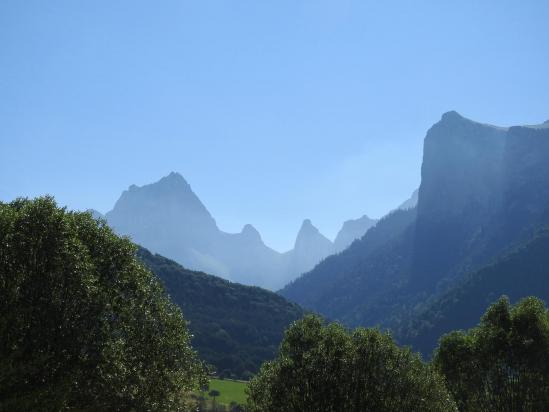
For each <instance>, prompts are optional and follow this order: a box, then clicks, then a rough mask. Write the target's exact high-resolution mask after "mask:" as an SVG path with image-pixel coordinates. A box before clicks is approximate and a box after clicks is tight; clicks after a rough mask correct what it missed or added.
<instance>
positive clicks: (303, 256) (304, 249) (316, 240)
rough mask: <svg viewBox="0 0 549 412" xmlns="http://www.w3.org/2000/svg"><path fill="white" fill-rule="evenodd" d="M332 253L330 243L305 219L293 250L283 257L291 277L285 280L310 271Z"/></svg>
mask: <svg viewBox="0 0 549 412" xmlns="http://www.w3.org/2000/svg"><path fill="white" fill-rule="evenodd" d="M332 253H333V244H332V242H331V241H330V240H329V239H328V238H326V237H325V236H324V235H322V234H321V233H320V232H319V231H318V229H317V228H316V227H315V226H313V224H312V223H311V221H310V220H309V219H305V220H304V221H303V224H302V225H301V229H299V232H298V234H297V238H296V240H295V245H294V248H293V249H292V250H291V251H289V252H288V253H286V255H285V258H286V259H287V262H288V272H289V273H290V274H291V275H292V276H290V278H289V279H287V280H288V281H290V280H291V279H292V278H294V277H296V276H298V275H300V274H301V273H303V272H306V271H307V270H310V269H311V268H313V267H314V266H315V265H316V264H317V263H318V262H320V261H321V260H322V259H324V258H325V257H326V256H328V255H330V254H332Z"/></svg>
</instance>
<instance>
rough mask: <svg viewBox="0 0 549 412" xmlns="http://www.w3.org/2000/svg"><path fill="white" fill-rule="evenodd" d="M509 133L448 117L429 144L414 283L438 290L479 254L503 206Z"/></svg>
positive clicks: (426, 145)
mask: <svg viewBox="0 0 549 412" xmlns="http://www.w3.org/2000/svg"><path fill="white" fill-rule="evenodd" d="M506 135H507V129H505V128H499V127H495V126H490V125H485V124H481V123H477V122H473V121H471V120H468V119H465V118H464V117H462V116H460V115H459V114H458V113H456V112H449V113H445V114H444V115H443V116H442V119H441V120H440V121H439V122H438V123H436V124H435V125H434V126H433V127H432V128H431V129H430V130H429V131H428V132H427V135H426V137H425V141H424V149H423V164H422V169H421V185H420V188H419V196H418V205H417V224H416V239H415V254H414V267H413V273H414V282H415V283H416V285H417V286H418V287H420V288H421V287H425V286H432V284H433V283H436V281H437V280H438V279H440V277H441V276H442V275H445V274H447V272H448V271H449V270H450V269H451V268H452V267H454V265H455V264H456V262H458V261H459V260H461V259H463V258H465V257H466V256H469V255H471V254H472V253H473V254H474V253H475V252H476V250H475V249H478V248H479V247H480V245H479V244H477V243H476V242H475V241H474V239H475V238H478V237H479V236H480V237H482V236H481V234H482V233H483V230H485V227H486V225H488V224H489V222H490V217H491V216H493V214H494V211H495V210H496V209H497V208H498V207H499V205H500V203H501V187H502V183H503V153H504V149H505V142H506Z"/></svg>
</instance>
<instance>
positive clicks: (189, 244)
mask: <svg viewBox="0 0 549 412" xmlns="http://www.w3.org/2000/svg"><path fill="white" fill-rule="evenodd" d="M412 201H413V199H412ZM90 211H91V213H92V214H93V215H94V216H96V217H104V218H105V219H106V220H107V222H108V223H109V225H110V226H112V227H113V228H114V229H115V230H116V231H117V232H118V233H119V234H122V235H127V236H130V237H131V239H132V240H133V241H135V242H136V243H138V244H140V245H142V246H144V247H146V248H148V249H150V250H151V251H153V252H156V253H160V254H161V255H163V256H166V257H169V258H171V259H174V260H175V261H177V262H178V263H180V264H182V265H183V266H185V267H186V268H189V269H193V270H200V271H204V272H208V273H213V274H216V275H218V276H221V277H223V278H225V279H228V280H231V281H234V282H239V283H242V284H246V285H255V286H261V287H264V288H267V289H270V290H277V289H280V288H281V287H283V286H284V285H286V284H287V283H288V282H289V281H291V280H292V279H294V278H295V277H297V276H298V275H300V274H301V273H304V272H306V271H308V270H310V269H312V268H313V267H314V266H315V265H316V264H317V263H318V262H320V261H321V260H322V259H324V258H325V257H327V256H329V255H331V254H333V253H337V252H340V251H342V250H343V249H345V248H346V247H348V246H349V245H350V244H351V243H352V242H353V241H354V240H355V239H357V238H359V237H361V236H363V235H364V234H365V233H366V232H367V231H368V230H369V229H370V228H371V227H372V226H374V225H375V223H376V220H375V219H370V218H369V217H368V216H362V217H361V218H359V219H356V220H349V221H346V222H345V223H344V224H343V226H342V228H341V230H340V231H339V233H338V234H337V237H336V239H335V241H334V242H332V241H330V240H329V239H328V238H326V237H325V236H324V235H322V234H321V233H320V232H319V231H318V229H317V228H316V227H315V226H313V224H312V223H311V221H310V220H309V219H305V220H304V221H303V224H302V226H301V228H300V230H299V232H298V234H297V237H296V241H295V245H294V248H293V249H291V250H289V251H287V252H284V253H280V252H278V251H275V250H273V249H272V248H270V247H268V246H267V245H265V243H264V242H263V240H262V238H261V235H260V233H259V232H258V231H257V230H256V229H255V228H254V227H253V226H252V225H250V224H247V225H245V226H244V227H243V228H242V231H241V232H240V233H226V232H224V231H222V230H220V229H219V227H218V226H217V223H216V221H215V219H214V218H213V217H212V215H211V214H210V212H209V211H208V210H207V208H206V207H205V206H204V204H203V203H202V202H201V201H200V199H199V198H198V197H197V196H196V194H195V193H194V192H193V190H192V189H191V186H190V185H189V184H188V183H187V181H186V180H185V179H184V178H183V176H181V175H180V174H179V173H175V172H172V173H170V174H169V175H168V176H166V177H163V178H161V179H160V180H159V181H158V182H156V183H152V184H148V185H144V186H141V187H138V186H135V185H132V186H130V187H129V189H128V190H126V191H124V192H123V193H122V195H121V196H120V198H119V199H118V201H117V202H116V204H115V206H114V208H113V209H112V210H111V211H110V212H108V213H106V214H105V215H104V216H102V215H101V214H100V213H99V212H97V211H94V210H90Z"/></svg>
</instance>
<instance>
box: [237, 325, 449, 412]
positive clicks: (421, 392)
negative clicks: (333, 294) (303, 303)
mask: <svg viewBox="0 0 549 412" xmlns="http://www.w3.org/2000/svg"><path fill="white" fill-rule="evenodd" d="M248 401H249V408H250V410H251V411H281V412H284V411H288V412H290V411H303V412H307V411H311V412H313V411H314V412H316V411H327V412H329V411H377V412H384V411H445V412H446V411H453V410H456V409H455V405H454V403H453V401H452V400H451V398H450V395H449V394H448V392H447V390H446V388H445V387H444V384H443V380H442V378H441V377H440V376H439V375H438V374H436V373H435V372H434V371H433V370H432V369H431V368H430V367H429V366H428V365H426V364H424V363H423V362H422V361H421V360H420V358H419V356H418V355H417V354H413V353H411V352H410V350H408V349H400V348H399V347H397V346H396V345H395V343H394V342H393V340H392V339H391V337H390V336H389V335H387V334H383V333H381V332H379V331H378V330H376V329H363V328H358V329H356V330H355V331H354V332H352V333H349V332H348V331H347V330H346V329H344V328H343V327H342V326H340V325H339V324H330V325H327V326H325V325H323V323H322V320H321V319H320V318H318V317H316V316H313V315H309V316H306V317H305V318H304V319H302V320H300V321H297V322H295V323H294V324H293V325H292V326H291V327H290V328H289V329H288V330H287V332H286V335H285V337H284V340H283V342H282V344H281V347H280V351H279V354H278V357H277V358H276V359H275V360H274V361H272V362H267V363H266V364H264V365H263V366H262V368H261V371H260V373H259V374H258V376H256V377H255V378H254V379H253V380H252V381H251V382H250V385H249V400H248Z"/></svg>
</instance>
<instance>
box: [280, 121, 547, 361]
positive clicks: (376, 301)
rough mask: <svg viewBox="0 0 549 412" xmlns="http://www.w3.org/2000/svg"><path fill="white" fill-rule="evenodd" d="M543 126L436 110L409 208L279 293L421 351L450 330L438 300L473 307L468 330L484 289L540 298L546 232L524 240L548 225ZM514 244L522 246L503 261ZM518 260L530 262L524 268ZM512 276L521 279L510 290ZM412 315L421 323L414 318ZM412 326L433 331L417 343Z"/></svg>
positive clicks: (487, 294)
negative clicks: (388, 332)
mask: <svg viewBox="0 0 549 412" xmlns="http://www.w3.org/2000/svg"><path fill="white" fill-rule="evenodd" d="M548 126H549V122H545V123H544V124H542V125H536V126H515V127H509V128H503V127H496V126H491V125H486V124H481V123H477V122H474V121H471V120H468V119H466V118H464V117H462V116H460V115H459V114H458V113H456V112H448V113H445V114H444V115H443V116H442V118H441V120H440V121H439V122H438V123H437V124H435V125H434V126H433V127H432V128H431V129H430V130H429V131H428V132H427V135H426V137H425V143H424V156H423V166H422V181H421V186H420V188H419V192H418V202H417V207H415V208H408V209H407V210H398V211H395V212H393V213H392V214H390V215H388V216H387V217H385V218H384V219H382V220H381V221H380V222H378V223H377V225H376V226H375V227H374V228H373V229H371V230H369V231H368V232H367V233H366V234H365V236H364V237H362V238H361V239H360V240H358V241H356V242H354V243H353V244H352V245H351V247H349V248H348V249H346V250H345V251H343V252H342V253H340V254H338V255H334V256H330V257H329V258H327V259H325V260H324V261H322V262H321V263H320V264H319V265H317V266H316V267H315V268H314V269H313V270H312V271H310V272H308V273H306V274H304V275H303V276H301V277H300V278H298V279H297V280H295V281H294V282H292V283H291V284H290V285H288V286H287V287H285V288H284V289H283V290H282V291H281V293H282V295H283V296H285V297H287V298H289V299H290V300H293V301H295V302H297V303H300V304H301V305H303V306H304V307H306V308H309V309H312V310H315V311H318V312H320V313H322V314H323V315H325V316H326V317H328V318H331V319H338V320H340V321H343V322H344V323H346V324H348V325H350V326H356V325H366V326H372V325H376V324H377V325H381V326H383V327H388V328H391V329H393V330H394V331H398V332H399V335H398V336H400V338H401V340H402V341H404V342H409V343H412V344H416V343H417V344H418V348H419V349H422V350H424V351H425V352H429V351H430V350H431V349H432V348H433V346H434V344H435V343H436V338H437V337H438V336H440V333H441V332H445V331H448V330H451V329H454V328H455V327H456V326H455V325H454V324H452V322H445V321H444V320H447V319H449V318H451V312H448V311H446V310H444V311H443V314H441V309H440V308H444V307H445V306H448V305H446V304H441V303H440V302H438V301H437V299H439V297H440V299H446V300H445V302H448V301H449V300H448V299H449V298H448V296H450V297H454V298H455V299H456V300H461V302H462V303H463V305H471V306H472V307H474V308H476V310H473V311H472V312H473V315H471V314H469V315H468V316H465V317H464V319H466V320H467V321H461V322H460V323H459V325H458V326H457V327H460V328H461V327H471V326H473V324H470V323H468V322H473V321H474V320H475V319H478V316H479V313H477V312H478V311H479V310H480V309H479V308H482V310H484V309H485V308H486V306H487V305H488V304H489V303H490V301H491V299H492V300H493V299H494V298H495V297H497V296H494V295H493V294H492V293H491V291H496V290H497V293H498V294H501V293H505V294H508V295H510V296H512V297H513V298H514V299H518V298H520V297H522V296H526V295H528V294H530V295H537V296H540V294H541V296H540V297H542V298H544V299H549V295H547V293H546V290H545V288H539V287H538V286H539V284H541V283H544V282H545V283H546V282H547V281H549V269H548V268H547V266H546V265H544V264H542V263H541V262H543V260H542V254H543V253H544V254H545V256H547V255H549V250H547V249H546V248H545V247H546V242H545V241H543V239H545V238H546V236H545V237H543V238H541V240H537V241H533V240H532V238H535V236H536V233H537V231H539V230H541V229H542V228H543V227H545V226H547V225H548V224H549V162H548V161H547V159H548V158H549V127H548ZM532 242H533V243H532ZM522 245H525V246H522ZM516 247H526V248H527V249H526V251H523V252H521V253H522V254H520V255H518V256H514V257H511V258H509V259H508V260H505V259H507V258H504V256H506V254H507V253H509V251H510V250H512V249H513V248H516ZM544 248H545V249H544ZM534 255H535V256H536V258H535V259H534V258H533V256H534ZM524 256H530V257H532V264H533V265H534V266H529V265H528V264H527V263H526V262H528V260H527V259H525V258H523V257H524ZM502 259H503V260H502ZM494 261H495V262H499V263H498V264H499V267H500V268H503V267H505V268H506V269H505V270H506V271H505V272H504V274H503V273H502V274H501V276H505V282H502V283H501V284H499V280H498V272H490V271H489V270H488V269H484V270H483V268H484V267H486V266H487V265H488V264H490V262H494ZM503 261H505V262H507V261H508V262H517V261H520V262H522V264H509V265H505V264H503V263H502V262H503ZM536 262H537V263H536ZM536 265H537V266H536ZM522 278H527V279H528V281H527V282H526V283H525V284H522V285H521V286H520V287H519V286H518V285H519V284H520V282H521V279H522ZM463 282H466V283H463ZM491 283H493V284H492V285H491V286H490V284H491ZM515 285H517V286H515ZM456 288H460V289H459V290H460V291H461V292H460V293H458V292H455V291H457V290H458V289H456ZM464 291H466V292H464ZM444 296H446V297H444ZM465 300H466V301H468V302H467V303H465V302H463V301H465ZM450 301H451V300H450ZM451 302H452V301H451ZM453 302H454V304H456V301H453ZM460 304H461V303H460ZM454 306H455V305H454ZM433 308H435V309H433ZM436 308H438V309H436ZM473 316H474V318H473ZM416 317H417V318H418V319H424V320H425V322H423V323H422V322H419V321H418V322H414V321H413V319H415V318H416ZM418 325H421V327H422V330H423V331H429V330H430V328H431V327H432V328H434V330H436V332H437V333H431V334H430V335H429V336H430V339H425V340H424V341H421V342H419V341H418V340H417V339H416V338H415V337H416V336H421V333H416V332H417V331H416V330H414V328H418ZM426 325H431V326H426ZM433 325H438V326H436V327H435V326H433Z"/></svg>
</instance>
